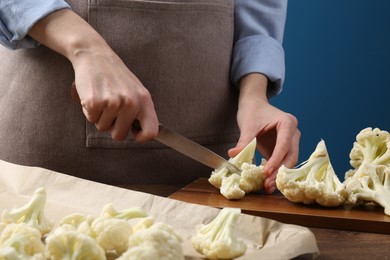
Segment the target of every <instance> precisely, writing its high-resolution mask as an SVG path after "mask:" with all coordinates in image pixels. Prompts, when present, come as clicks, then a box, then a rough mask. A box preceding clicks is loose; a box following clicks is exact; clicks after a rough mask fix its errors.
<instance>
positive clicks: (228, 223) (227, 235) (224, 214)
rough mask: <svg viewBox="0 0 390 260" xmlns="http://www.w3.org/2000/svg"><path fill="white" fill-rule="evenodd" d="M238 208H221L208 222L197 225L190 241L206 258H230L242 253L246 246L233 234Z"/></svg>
mask: <svg viewBox="0 0 390 260" xmlns="http://www.w3.org/2000/svg"><path fill="white" fill-rule="evenodd" d="M240 213H241V210H240V209H238V208H223V209H222V210H221V211H220V212H219V214H218V215H217V216H216V217H215V218H214V219H213V220H212V221H211V222H210V223H208V224H205V225H203V224H202V225H198V226H197V227H196V235H195V236H193V237H192V239H191V242H192V245H193V247H194V249H195V250H196V251H197V252H198V253H200V254H202V255H204V256H205V257H207V258H208V259H232V258H236V257H239V256H241V255H243V254H244V253H245V252H246V249H247V246H246V244H245V243H244V241H243V240H241V239H240V238H238V237H237V235H236V234H235V224H236V222H237V220H238V217H239V216H240Z"/></svg>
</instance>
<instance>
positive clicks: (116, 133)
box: [109, 110, 136, 140]
mask: <svg viewBox="0 0 390 260" xmlns="http://www.w3.org/2000/svg"><path fill="white" fill-rule="evenodd" d="M135 118H136V112H135V111H134V110H129V111H123V112H122V113H120V114H119V116H118V117H117V118H116V119H115V122H114V124H113V125H112V127H111V128H110V129H109V132H110V133H111V137H112V139H114V140H123V139H125V138H126V137H127V135H128V133H129V130H130V128H131V124H132V123H133V122H134V120H135Z"/></svg>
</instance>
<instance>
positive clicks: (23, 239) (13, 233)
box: [0, 223, 45, 260]
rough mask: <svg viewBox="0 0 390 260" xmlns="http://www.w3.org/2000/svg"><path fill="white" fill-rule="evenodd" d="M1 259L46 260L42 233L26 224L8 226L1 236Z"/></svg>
mask: <svg viewBox="0 0 390 260" xmlns="http://www.w3.org/2000/svg"><path fill="white" fill-rule="evenodd" d="M0 259H12V260H14V259H15V260H17V259H20V260H22V259H36V260H44V259H45V246H44V244H43V243H42V240H41V233H40V232H39V231H38V230H37V229H35V228H33V227H31V226H29V225H27V224H25V223H20V224H14V223H12V224H8V225H6V226H4V229H3V230H2V232H1V236H0Z"/></svg>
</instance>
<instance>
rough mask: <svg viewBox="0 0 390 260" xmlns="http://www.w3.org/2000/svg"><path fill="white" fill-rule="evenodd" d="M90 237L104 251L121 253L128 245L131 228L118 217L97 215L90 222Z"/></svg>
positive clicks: (131, 232)
mask: <svg viewBox="0 0 390 260" xmlns="http://www.w3.org/2000/svg"><path fill="white" fill-rule="evenodd" d="M91 230H92V237H93V238H94V239H96V241H97V242H98V244H99V245H100V246H101V247H102V248H103V249H104V250H105V251H106V253H113V254H116V255H121V254H122V253H123V252H125V251H126V250H127V248H128V246H129V237H130V236H131V235H132V234H133V229H132V227H131V225H130V224H129V222H127V221H126V220H123V219H118V218H107V217H97V218H96V219H94V220H93V222H92V224H91Z"/></svg>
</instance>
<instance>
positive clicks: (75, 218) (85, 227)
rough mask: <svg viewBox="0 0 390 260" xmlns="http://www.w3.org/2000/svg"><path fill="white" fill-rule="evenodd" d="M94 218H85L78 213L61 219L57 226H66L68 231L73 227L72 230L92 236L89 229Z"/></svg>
mask: <svg viewBox="0 0 390 260" xmlns="http://www.w3.org/2000/svg"><path fill="white" fill-rule="evenodd" d="M93 220H94V218H93V217H92V216H85V215H83V214H80V213H73V214H69V215H67V216H65V217H63V218H62V219H61V220H60V222H59V226H61V227H64V226H66V227H67V228H68V229H70V227H73V230H75V231H78V232H81V233H84V234H86V235H89V236H93V231H92V229H91V224H92V221H93Z"/></svg>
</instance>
